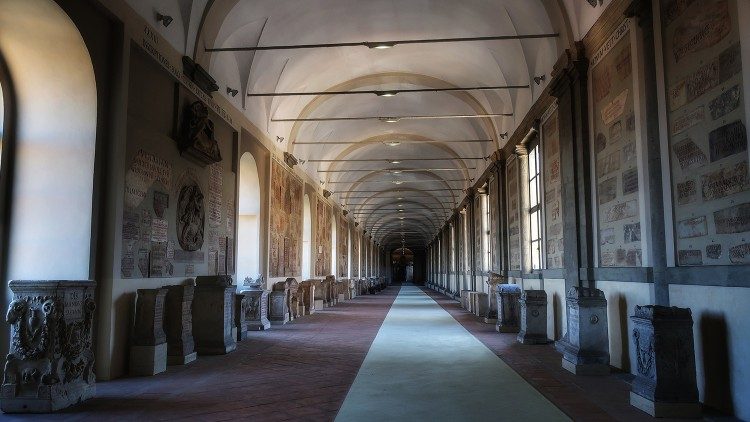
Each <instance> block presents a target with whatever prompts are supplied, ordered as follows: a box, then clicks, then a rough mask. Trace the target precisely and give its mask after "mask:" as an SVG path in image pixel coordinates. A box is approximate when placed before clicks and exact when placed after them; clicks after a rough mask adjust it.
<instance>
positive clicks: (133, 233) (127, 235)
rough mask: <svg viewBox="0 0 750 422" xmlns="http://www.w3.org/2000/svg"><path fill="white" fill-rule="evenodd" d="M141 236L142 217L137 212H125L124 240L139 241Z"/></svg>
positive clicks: (123, 215)
mask: <svg viewBox="0 0 750 422" xmlns="http://www.w3.org/2000/svg"><path fill="white" fill-rule="evenodd" d="M140 235H141V228H140V215H139V214H138V213H137V212H132V211H123V213H122V239H123V240H138V239H139V238H140Z"/></svg>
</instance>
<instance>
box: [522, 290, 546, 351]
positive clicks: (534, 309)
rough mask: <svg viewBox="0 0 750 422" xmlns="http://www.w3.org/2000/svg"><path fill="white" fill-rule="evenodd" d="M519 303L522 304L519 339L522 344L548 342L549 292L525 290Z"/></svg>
mask: <svg viewBox="0 0 750 422" xmlns="http://www.w3.org/2000/svg"><path fill="white" fill-rule="evenodd" d="M518 303H519V304H520V305H521V331H519V333H518V337H517V340H518V342H519V343H522V344H547V343H549V340H548V339H547V292H545V291H544V290H525V291H524V292H523V293H521V298H520V299H519V301H518Z"/></svg>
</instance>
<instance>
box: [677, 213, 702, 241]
mask: <svg viewBox="0 0 750 422" xmlns="http://www.w3.org/2000/svg"><path fill="white" fill-rule="evenodd" d="M707 234H708V225H707V224H706V216H705V215H704V216H700V217H695V218H688V219H685V220H682V221H680V222H678V223H677V237H679V238H680V239H689V238H692V237H701V236H705V235H707Z"/></svg>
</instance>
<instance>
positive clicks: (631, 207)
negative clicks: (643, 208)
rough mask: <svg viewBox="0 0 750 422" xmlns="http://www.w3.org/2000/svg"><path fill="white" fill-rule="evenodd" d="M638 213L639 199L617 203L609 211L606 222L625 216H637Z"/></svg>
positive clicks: (621, 218)
mask: <svg viewBox="0 0 750 422" xmlns="http://www.w3.org/2000/svg"><path fill="white" fill-rule="evenodd" d="M637 214H638V200H636V199H632V200H630V201H627V202H622V203H619V204H615V205H613V206H612V208H610V209H609V211H607V215H606V222H608V223H611V222H613V221H618V220H623V219H625V218H630V217H635V216H636V215H637Z"/></svg>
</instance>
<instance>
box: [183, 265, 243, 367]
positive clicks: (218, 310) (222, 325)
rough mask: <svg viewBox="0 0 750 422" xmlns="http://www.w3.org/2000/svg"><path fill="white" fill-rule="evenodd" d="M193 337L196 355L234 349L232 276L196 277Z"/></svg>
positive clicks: (224, 352)
mask: <svg viewBox="0 0 750 422" xmlns="http://www.w3.org/2000/svg"><path fill="white" fill-rule="evenodd" d="M195 284H196V286H195V298H194V299H193V337H194V338H195V349H196V351H197V352H198V354H199V355H224V354H227V353H230V352H233V351H234V350H235V349H236V348H237V342H236V341H235V338H236V335H233V333H232V331H234V312H233V308H234V292H235V286H233V285H232V276H230V275H215V276H200V277H197V278H196V279H195Z"/></svg>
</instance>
